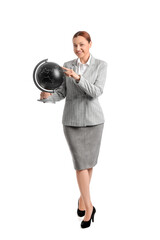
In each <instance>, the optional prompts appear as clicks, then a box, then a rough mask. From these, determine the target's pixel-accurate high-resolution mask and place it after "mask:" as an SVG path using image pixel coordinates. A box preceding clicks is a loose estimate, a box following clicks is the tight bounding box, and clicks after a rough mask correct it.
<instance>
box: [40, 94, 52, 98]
mask: <svg viewBox="0 0 160 240" xmlns="http://www.w3.org/2000/svg"><path fill="white" fill-rule="evenodd" d="M51 94H52V93H48V92H41V94H40V99H45V98H48V97H49V96H50V95H51Z"/></svg>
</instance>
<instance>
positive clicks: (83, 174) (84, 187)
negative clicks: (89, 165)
mask: <svg viewBox="0 0 160 240" xmlns="http://www.w3.org/2000/svg"><path fill="white" fill-rule="evenodd" d="M76 175H77V181H78V185H79V189H80V192H81V196H82V199H83V202H84V206H85V210H86V212H85V217H84V221H88V220H89V219H90V216H91V213H92V210H93V205H92V203H91V199H90V191H89V184H90V179H91V175H92V170H88V169H85V170H76Z"/></svg>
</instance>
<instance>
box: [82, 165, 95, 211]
mask: <svg viewBox="0 0 160 240" xmlns="http://www.w3.org/2000/svg"><path fill="white" fill-rule="evenodd" d="M87 170H88V174H89V183H90V182H91V177H92V172H93V168H88V169H87ZM79 210H85V204H84V202H83V198H82V195H81V196H80V198H79Z"/></svg>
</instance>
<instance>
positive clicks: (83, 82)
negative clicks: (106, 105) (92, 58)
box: [74, 61, 108, 98]
mask: <svg viewBox="0 0 160 240" xmlns="http://www.w3.org/2000/svg"><path fill="white" fill-rule="evenodd" d="M107 66H108V64H107V63H106V62H105V61H103V62H102V63H101V64H100V66H99V70H98V76H97V79H96V81H95V83H94V84H93V83H90V82H89V81H88V80H87V79H86V78H85V77H83V74H82V75H81V78H80V81H79V82H76V81H74V83H75V84H76V85H77V86H79V87H80V88H81V89H82V90H83V91H84V92H85V93H86V94H88V95H89V96H91V97H93V98H96V97H99V96H100V95H101V94H102V93H103V88H104V85H105V81H106V77H107Z"/></svg>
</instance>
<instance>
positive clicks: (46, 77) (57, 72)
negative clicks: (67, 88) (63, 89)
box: [33, 59, 66, 92]
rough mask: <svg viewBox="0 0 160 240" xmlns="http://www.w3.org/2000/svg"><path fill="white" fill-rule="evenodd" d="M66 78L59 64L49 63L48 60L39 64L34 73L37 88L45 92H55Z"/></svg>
mask: <svg viewBox="0 0 160 240" xmlns="http://www.w3.org/2000/svg"><path fill="white" fill-rule="evenodd" d="M65 78H66V76H65V73H64V72H63V69H62V68H61V67H60V66H59V65H58V64H57V63H54V62H47V59H46V60H43V61H41V62H39V63H38V64H37V66H36V67H35V69H34V72H33V79H34V82H35V84H36V86H37V87H38V88H39V89H40V90H41V91H44V92H54V90H55V89H56V88H58V87H60V85H61V84H62V83H63V81H64V80H65Z"/></svg>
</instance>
